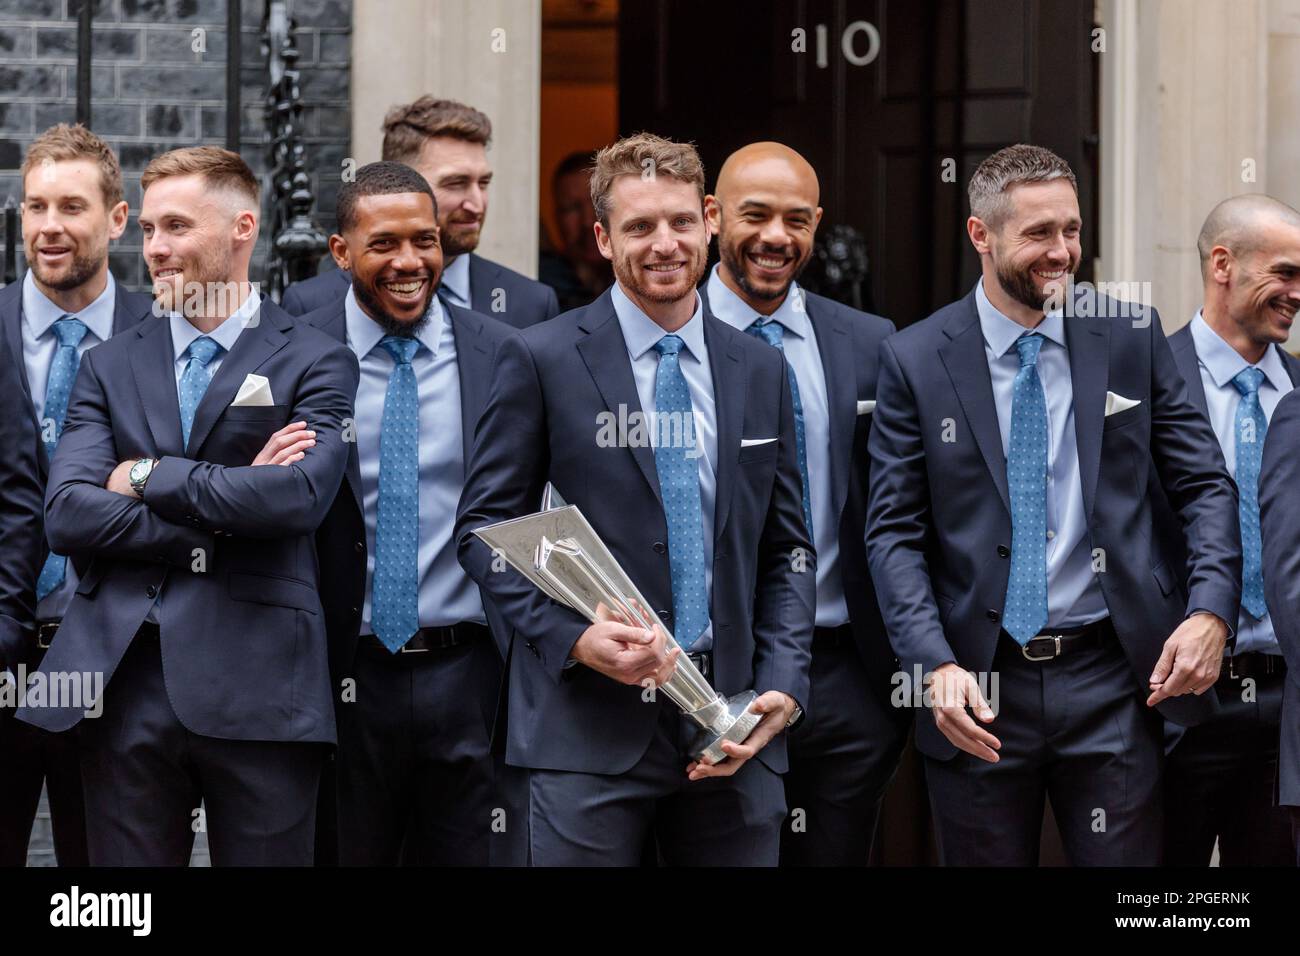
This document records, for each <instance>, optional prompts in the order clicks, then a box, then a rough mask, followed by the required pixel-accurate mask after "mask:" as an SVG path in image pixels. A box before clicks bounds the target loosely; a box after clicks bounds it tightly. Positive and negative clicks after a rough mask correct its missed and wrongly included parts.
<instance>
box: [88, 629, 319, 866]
mask: <svg viewBox="0 0 1300 956" xmlns="http://www.w3.org/2000/svg"><path fill="white" fill-rule="evenodd" d="M78 732H79V742H80V745H81V772H82V779H83V781H84V784H85V794H86V824H87V825H86V830H87V837H88V841H89V845H90V862H91V864H92V865H94V866H185V865H187V864H188V863H189V859H190V851H191V850H192V848H193V845H194V834H195V833H197V832H199V830H200V829H206V832H207V835H208V847H209V851H210V853H211V858H212V863H213V865H214V866H309V865H310V864H311V862H312V842H313V839H314V835H315V828H316V795H317V784H318V781H319V779H320V768H321V760H322V757H323V755H324V752H325V747H324V746H323V745H322V744H315V743H283V742H278V741H253V740H224V739H220V738H216V737H206V736H203V735H200V734H195V733H192V732H191V731H189V730H187V729H186V728H185V727H184V725H182V724H181V722H180V720H179V719H178V718H177V716H176V713H175V711H174V710H173V709H172V706H171V702H170V700H169V699H168V697H167V688H166V686H165V684H164V681H163V671H162V657H161V649H160V646H159V642H158V640H157V637H156V636H150V635H148V634H147V632H145V631H141V633H140V634H137V635H136V637H135V638H134V639H133V640H132V642H131V646H130V647H129V648H128V649H127V652H126V654H125V655H124V656H123V658H122V662H121V663H120V664H119V665H118V667H117V671H116V672H115V673H114V674H113V679H112V681H111V684H110V686H109V687H107V688H105V693H104V712H103V714H102V715H101V716H100V717H98V718H87V719H84V720H82V721H81V723H80V724H79V725H78ZM200 803H202V807H200Z"/></svg>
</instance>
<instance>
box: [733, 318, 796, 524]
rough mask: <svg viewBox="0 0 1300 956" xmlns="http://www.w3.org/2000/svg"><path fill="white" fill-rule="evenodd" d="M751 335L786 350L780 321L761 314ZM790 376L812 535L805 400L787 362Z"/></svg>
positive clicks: (752, 326)
mask: <svg viewBox="0 0 1300 956" xmlns="http://www.w3.org/2000/svg"><path fill="white" fill-rule="evenodd" d="M745 331H746V332H748V333H749V334H750V335H753V336H755V337H757V338H760V339H762V340H763V341H764V342H766V343H767V344H768V345H771V346H773V347H774V348H778V349H780V350H781V351H782V352H784V351H785V345H784V340H785V329H784V328H782V326H781V323H780V322H774V321H772V320H771V319H770V318H768V317H766V316H760V317H759V318H757V319H755V320H754V323H753V324H752V325H750V327H749V328H747V329H746V330H745ZM786 371H787V372H788V374H789V378H790V395H791V398H792V402H791V404H792V405H793V406H794V446H795V450H796V451H797V452H798V453H799V477H800V478H802V479H803V520H804V523H805V524H807V526H808V536H809V537H812V533H813V520H812V497H811V495H810V494H809V492H808V451H807V439H806V437H805V433H804V427H803V402H801V401H800V400H799V379H798V378H796V377H795V374H794V366H793V365H791V364H789V363H788V362H787V363H786Z"/></svg>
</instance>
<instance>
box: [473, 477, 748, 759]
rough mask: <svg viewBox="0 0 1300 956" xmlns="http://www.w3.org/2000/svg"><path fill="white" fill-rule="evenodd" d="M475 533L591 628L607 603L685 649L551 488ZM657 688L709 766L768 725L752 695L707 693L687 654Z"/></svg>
mask: <svg viewBox="0 0 1300 956" xmlns="http://www.w3.org/2000/svg"><path fill="white" fill-rule="evenodd" d="M474 533H475V534H476V535H478V536H479V538H480V539H481V540H482V541H483V542H484V543H485V544H487V546H488V547H489V548H491V549H492V551H493V553H494V554H497V555H500V556H501V557H503V558H505V560H506V561H507V562H509V564H510V565H511V567H513V568H514V569H515V570H516V571H518V572H519V573H520V574H522V575H523V576H524V577H526V578H528V580H530V581H532V582H533V583H534V584H536V585H537V586H538V587H539V588H541V589H542V590H543V591H545V592H546V593H547V594H548V595H549V596H550V597H551V599H552V600H554V601H556V602H558V603H560V604H563V605H564V606H565V607H569V608H572V609H573V610H575V611H577V612H578V613H579V614H581V615H582V616H583V617H585V618H586V619H587V620H589V621H591V622H592V623H595V622H596V621H598V620H600V617H599V616H598V615H597V612H596V608H597V607H599V606H600V605H602V604H603V605H604V606H605V607H606V608H608V609H609V610H610V611H612V612H613V613H614V615H615V616H616V617H621V618H622V619H623V620H624V621H625V622H626V623H628V624H630V625H631V626H633V627H644V628H646V629H647V630H653V629H654V628H656V627H658V628H661V629H662V630H663V632H664V634H666V635H667V637H668V643H667V647H668V649H669V650H671V649H672V648H674V647H679V646H680V645H678V643H677V642H676V641H675V640H673V636H672V634H671V633H669V631H668V628H666V627H664V625H663V622H662V621H660V620H659V616H658V615H657V614H655V613H654V611H652V610H650V605H649V604H648V603H647V602H646V600H645V598H643V597H642V596H641V592H640V591H638V590H637V588H636V585H635V584H633V583H632V581H631V579H630V578H628V576H627V574H625V573H624V571H623V569H622V568H621V567H619V564H618V562H617V561H616V560H614V556H613V555H612V554H610V552H609V548H607V547H605V543H604V542H603V541H601V540H600V536H599V535H597V534H596V532H595V531H594V530H592V527H591V525H589V524H588V523H587V519H586V518H585V517H583V515H582V512H581V511H579V510H578V507H577V505H568V504H565V503H564V502H563V501H562V500H561V499H560V497H559V495H558V494H557V493H556V492H555V489H554V488H552V487H551V486H550V485H549V484H548V485H547V486H546V491H545V493H544V494H543V496H542V510H541V511H539V512H537V513H536V514H531V515H524V516H523V517H522V518H513V519H511V520H510V521H501V522H498V523H497V524H492V525H488V526H486V527H483V528H479V529H478V530H477V531H475V532H474ZM659 689H661V690H662V691H663V692H664V693H665V694H667V695H668V698H669V699H670V700H671V701H672V702H673V703H674V704H676V705H677V706H678V707H680V708H681V710H682V713H684V714H685V715H686V716H687V717H689V718H690V719H691V720H693V721H694V722H695V723H696V725H698V727H699V734H698V737H697V738H696V740H695V741H693V743H692V747H691V753H692V754H693V755H694V756H695V758H696V759H697V760H704V761H706V762H708V763H711V764H715V763H719V762H721V761H722V760H725V759H726V757H727V754H726V752H725V751H724V750H723V749H722V742H723V741H724V740H730V741H733V742H735V743H741V742H743V741H744V740H745V738H746V737H748V736H749V733H750V731H752V730H753V729H754V728H755V727H756V726H758V723H759V721H760V720H762V718H763V715H762V714H755V713H751V712H750V710H749V705H750V704H751V703H753V702H754V700H755V699H756V698H757V697H758V695H757V694H756V693H755V692H754V691H752V690H749V691H745V692H744V693H740V694H736V695H735V696H734V697H730V698H726V697H723V696H722V695H721V694H719V693H718V692H717V691H716V690H714V689H713V688H712V687H710V686H709V682H708V681H707V680H705V679H704V675H703V674H701V673H700V671H699V668H697V667H696V666H695V664H694V663H693V662H692V661H691V659H690V658H689V657H687V656H686V652H685V651H682V653H681V654H679V655H678V657H677V666H676V668H675V669H674V670H673V674H672V676H671V677H670V678H669V679H668V682H667V683H666V684H664V685H663V686H662V687H661V688H659Z"/></svg>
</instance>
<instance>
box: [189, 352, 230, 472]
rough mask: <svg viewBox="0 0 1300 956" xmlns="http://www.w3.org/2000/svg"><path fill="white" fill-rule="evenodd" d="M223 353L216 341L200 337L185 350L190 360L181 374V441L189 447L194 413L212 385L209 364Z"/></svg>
mask: <svg viewBox="0 0 1300 956" xmlns="http://www.w3.org/2000/svg"><path fill="white" fill-rule="evenodd" d="M221 351H223V349H222V348H221V346H220V345H218V344H217V342H216V340H214V339H210V338H208V337H207V336H206V335H200V336H199V337H198V338H197V339H195V340H194V341H193V342H191V343H190V347H189V348H187V349H186V350H185V353H186V354H187V355H189V357H190V360H189V362H187V363H186V365H185V371H184V372H182V373H181V440H182V441H183V442H184V444H185V447H186V448H189V446H190V429H191V428H193V427H194V413H195V412H196V411H198V408H199V402H201V401H202V400H203V394H204V392H206V391H207V390H208V385H210V384H211V383H212V369H211V368H210V367H209V364H210V363H211V362H212V360H213V359H214V358H216V357H217V354H218V353H219V352H221Z"/></svg>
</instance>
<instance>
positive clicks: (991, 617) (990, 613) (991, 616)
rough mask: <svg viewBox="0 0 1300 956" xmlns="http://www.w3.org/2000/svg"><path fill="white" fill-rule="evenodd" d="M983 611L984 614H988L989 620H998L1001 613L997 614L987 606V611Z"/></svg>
mask: <svg viewBox="0 0 1300 956" xmlns="http://www.w3.org/2000/svg"><path fill="white" fill-rule="evenodd" d="M984 613H985V615H987V616H988V619H989V620H990V621H996V620H998V619H999V618H1001V617H1002V615H1001V614H999V613H998V612H997V611H995V610H993V608H989V609H988V610H987V611H985V612H984Z"/></svg>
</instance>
